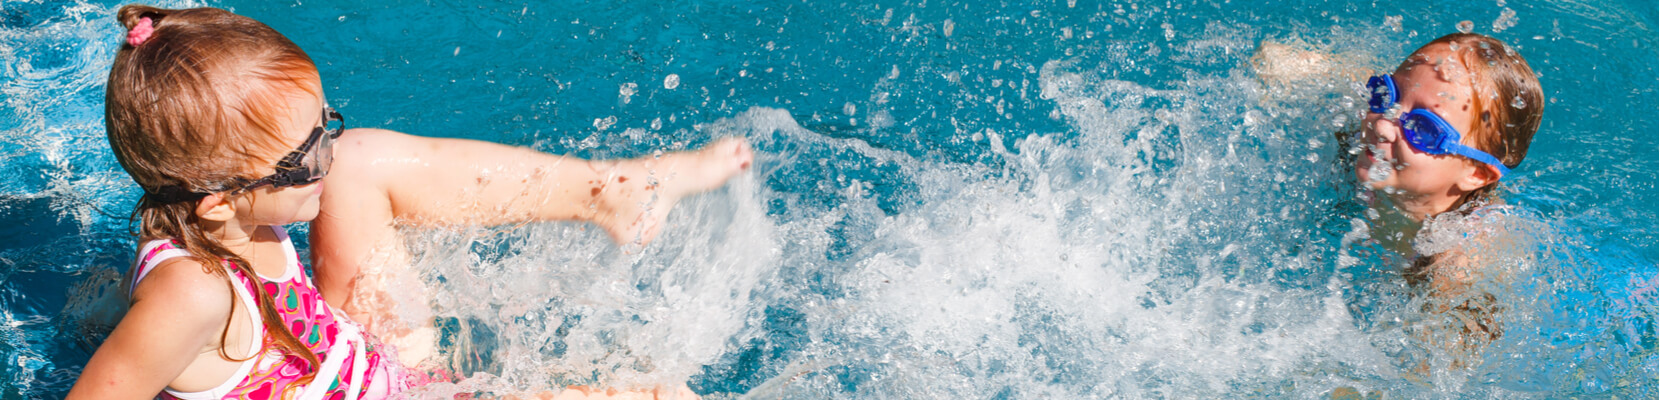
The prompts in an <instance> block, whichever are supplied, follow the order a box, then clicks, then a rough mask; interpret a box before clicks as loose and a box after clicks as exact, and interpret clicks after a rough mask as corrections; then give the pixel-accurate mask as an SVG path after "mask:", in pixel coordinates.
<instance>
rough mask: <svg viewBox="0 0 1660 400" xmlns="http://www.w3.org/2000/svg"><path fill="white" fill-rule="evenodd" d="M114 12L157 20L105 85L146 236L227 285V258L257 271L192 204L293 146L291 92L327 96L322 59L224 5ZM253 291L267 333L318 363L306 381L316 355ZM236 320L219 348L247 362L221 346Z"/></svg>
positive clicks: (129, 47) (116, 142)
mask: <svg viewBox="0 0 1660 400" xmlns="http://www.w3.org/2000/svg"><path fill="white" fill-rule="evenodd" d="M146 18H147V19H149V21H148V22H145V21H143V20H144V19H146ZM116 19H117V20H119V21H120V23H121V25H122V26H124V27H125V28H126V29H128V30H134V29H135V28H139V27H140V25H141V24H149V25H150V26H153V27H154V30H153V32H151V33H150V34H149V35H148V38H147V39H144V40H140V41H137V42H129V43H125V44H123V45H122V46H121V49H120V50H119V51H118V52H117V53H116V55H115V62H114V64H113V65H112V66H111V67H110V75H109V82H108V85H107V87H106V89H105V93H104V103H105V108H104V121H105V128H106V129H107V132H108V135H109V141H110V148H111V150H113V151H114V152H115V156H116V159H117V160H119V161H120V162H121V167H122V168H123V169H125V170H126V171H127V174H128V175H131V176H132V178H133V180H134V181H136V182H137V183H138V185H139V186H142V187H143V188H144V191H145V195H144V196H143V197H142V198H140V199H139V201H138V205H137V206H136V208H135V209H134V211H133V217H134V219H136V220H137V222H138V224H139V232H138V234H139V236H140V237H141V238H143V239H144V240H152V239H173V240H176V241H178V242H179V243H180V244H181V247H182V248H183V249H184V250H186V251H188V252H190V254H191V256H192V257H194V258H195V259H196V260H197V261H198V262H200V263H201V264H202V266H203V268H204V269H205V270H207V272H208V273H212V274H215V275H218V276H220V277H223V278H224V279H225V283H226V285H227V286H229V285H236V284H238V283H237V282H235V280H234V279H231V277H230V275H229V273H228V272H227V271H226V270H225V268H222V267H220V266H221V265H223V266H227V267H231V268H236V269H238V270H240V271H241V272H242V274H243V275H244V276H246V277H248V278H249V279H255V278H254V277H256V276H258V275H256V274H255V273H254V271H253V268H252V266H251V265H249V263H248V261H247V260H245V259H243V258H242V257H240V256H237V255H236V254H235V253H233V252H231V251H230V250H229V249H226V248H225V246H224V245H223V244H222V243H220V242H219V240H218V239H217V238H215V237H213V236H212V235H209V234H207V233H206V232H203V231H202V229H201V227H200V226H199V225H198V224H199V223H200V220H199V219H198V216H197V215H196V212H195V211H196V206H197V204H198V202H199V200H200V199H201V197H202V196H203V194H205V193H213V192H222V191H225V190H229V189H234V188H235V187H236V186H237V185H240V184H242V183H244V182H247V181H249V180H250V178H252V177H253V176H254V175H256V173H255V171H259V170H261V168H265V167H268V166H269V165H268V163H269V160H268V158H269V157H270V155H272V154H282V153H283V152H286V151H288V149H287V147H288V145H287V144H285V142H284V141H283V137H284V136H283V133H282V132H281V127H282V126H283V123H282V121H284V118H286V117H287V113H288V112H289V108H288V103H289V101H290V100H289V99H291V98H292V97H293V96H296V95H299V94H309V95H312V96H316V97H317V98H319V99H320V98H322V86H321V80H320V79H319V77H318V74H317V66H316V64H315V63H313V62H312V61H311V57H309V56H307V55H306V54H305V52H304V51H301V50H300V48H299V46H297V45H295V44H294V43H293V42H292V41H289V40H288V38H285V37H283V36H282V35H281V34H279V33H277V31H275V30H272V29H271V28H270V27H268V26H265V24H261V23H259V21H254V20H252V19H249V18H247V17H243V16H239V15H236V14H232V13H230V12H227V11H225V10H220V9H215V8H195V9H188V10H167V9H160V8H155V7H149V6H143V5H127V6H123V7H121V9H120V11H118V12H116ZM140 29H144V28H140ZM251 289H252V291H253V295H254V296H253V297H254V299H255V300H256V302H257V303H258V308H259V314H260V320H261V321H262V322H263V325H264V326H265V331H266V333H267V334H268V336H267V337H268V338H270V340H269V341H270V342H275V343H274V345H276V346H277V347H279V348H281V349H283V350H285V351H287V352H288V353H291V354H293V355H295V356H298V357H301V358H304V359H305V360H306V361H308V362H310V363H311V365H312V366H313V371H311V372H308V373H307V374H306V376H305V377H303V378H302V379H301V382H302V383H309V382H310V380H311V379H312V378H313V377H314V375H315V368H316V366H318V365H320V364H319V363H318V358H317V355H316V354H315V353H312V352H311V350H310V349H308V348H306V347H305V345H304V344H302V343H301V342H300V340H299V338H297V337H295V336H294V333H293V332H289V330H288V327H287V326H285V324H284V323H283V322H282V319H281V318H280V317H279V316H278V315H277V313H276V307H275V305H274V304H272V299H271V297H270V296H269V294H268V293H265V289H264V285H261V284H258V282H257V281H256V282H255V284H254V285H252V288H251ZM231 306H232V309H233V310H234V307H235V305H234V304H232V305H231ZM229 325H230V322H229V317H228V316H227V320H226V331H224V332H220V335H219V341H220V348H219V356H220V357H222V358H224V359H226V360H231V361H244V360H246V359H242V360H238V359H235V358H233V357H231V356H230V355H229V354H228V353H226V350H225V346H224V344H225V339H226V335H227V333H228V332H229V329H230V326H229ZM272 344H273V343H265V344H262V347H263V346H267V345H272ZM261 351H263V350H262V349H261ZM255 354H258V352H255ZM251 357H252V356H250V358H251Z"/></svg>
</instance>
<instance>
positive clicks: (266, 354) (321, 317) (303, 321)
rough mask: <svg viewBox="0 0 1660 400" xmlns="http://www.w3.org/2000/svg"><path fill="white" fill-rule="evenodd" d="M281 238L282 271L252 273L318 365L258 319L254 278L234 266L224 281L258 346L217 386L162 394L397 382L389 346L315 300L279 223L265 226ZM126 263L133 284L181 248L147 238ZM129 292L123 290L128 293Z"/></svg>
mask: <svg viewBox="0 0 1660 400" xmlns="http://www.w3.org/2000/svg"><path fill="white" fill-rule="evenodd" d="M271 229H272V230H274V231H275V232H276V234H277V236H278V237H279V238H281V239H282V244H283V248H284V249H285V250H286V251H287V253H288V257H287V258H288V259H289V260H290V262H289V265H288V268H287V269H286V272H285V273H284V274H283V276H282V277H279V278H274V279H273V278H266V277H264V276H259V277H258V282H259V284H260V285H262V286H263V289H265V294H266V295H267V296H270V297H271V303H272V304H273V305H275V306H276V311H277V315H278V316H280V318H281V319H282V320H283V322H284V323H285V325H287V327H288V331H289V332H293V333H294V337H295V338H298V339H299V340H300V342H301V343H303V344H305V346H306V347H307V348H309V349H311V351H313V352H315V353H316V354H317V358H318V361H319V362H320V363H321V365H319V366H313V365H310V363H308V362H306V360H305V358H302V357H298V356H295V355H291V354H286V353H285V352H284V351H283V350H282V348H281V347H280V346H278V345H277V344H276V342H275V341H274V340H275V339H273V338H272V337H271V336H270V335H266V334H265V333H266V332H265V328H264V326H263V325H264V324H262V323H260V322H259V315H260V314H259V309H258V306H256V305H255V304H256V303H255V302H254V298H253V296H252V295H251V293H253V285H254V282H255V280H253V279H249V277H247V276H244V275H243V274H242V273H241V272H239V271H237V270H236V269H235V268H228V267H227V268H226V270H227V271H228V272H229V273H230V274H231V276H233V277H235V278H236V279H237V280H238V281H239V282H240V283H241V285H232V286H233V289H234V290H235V292H236V296H237V298H239V299H240V303H242V305H243V306H244V309H245V310H246V311H247V314H248V316H249V317H250V318H251V319H253V328H254V332H255V334H254V335H253V337H254V338H255V339H254V340H256V341H257V342H253V343H250V348H259V349H261V350H260V352H259V354H257V355H255V356H254V357H253V358H250V359H248V360H247V361H243V362H242V364H241V366H240V367H238V369H237V373H236V374H234V375H231V377H230V379H227V380H226V381H225V382H224V383H223V384H220V385H219V386H218V387H215V388H213V389H209V390H206V391H201V392H178V391H174V390H172V389H171V388H168V389H167V390H166V392H165V393H162V394H161V396H160V398H164V399H188V400H194V399H251V400H266V399H297V400H321V399H328V400H349V399H381V398H386V397H388V396H390V395H391V394H393V393H396V392H399V391H401V390H402V389H405V388H406V386H405V383H406V381H407V379H404V374H403V373H402V371H401V365H398V363H397V361H396V360H397V358H396V357H395V356H393V355H392V354H391V353H390V351H391V349H390V348H388V347H385V346H382V345H381V344H380V343H379V342H378V341H376V340H375V339H374V338H373V337H372V336H370V335H368V334H365V333H363V332H362V328H360V327H359V326H358V325H357V324H356V323H355V322H352V321H351V320H350V319H348V318H347V317H346V316H345V313H343V312H341V311H340V310H338V309H335V308H333V307H330V306H329V305H328V303H324V302H323V298H322V296H321V295H320V294H319V293H318V292H317V287H316V286H314V285H312V283H311V279H310V278H309V277H307V276H306V274H305V272H304V267H302V266H301V264H300V259H299V256H298V255H297V254H296V253H295V252H294V244H293V243H292V242H290V241H289V240H288V233H287V232H286V231H284V230H283V229H282V228H281V227H272V228H271ZM138 254H139V258H138V262H137V265H136V266H134V268H135V269H134V271H135V272H134V273H133V284H132V286H130V287H138V282H139V281H141V280H142V279H144V276H145V275H146V274H148V273H149V272H150V270H151V269H153V268H155V266H156V265H159V264H161V263H162V261H164V260H168V259H171V258H174V257H181V256H189V254H190V253H189V252H186V251H185V250H183V249H180V248H179V247H178V242H176V241H173V240H152V241H150V242H148V243H145V244H144V246H142V247H140V248H139V252H138ZM130 294H131V293H129V295H130ZM313 370H316V371H317V375H316V376H315V378H314V379H313V380H312V382H311V383H310V384H308V385H303V386H302V385H299V384H298V381H299V378H300V377H301V376H304V375H305V374H306V373H309V372H311V371H313Z"/></svg>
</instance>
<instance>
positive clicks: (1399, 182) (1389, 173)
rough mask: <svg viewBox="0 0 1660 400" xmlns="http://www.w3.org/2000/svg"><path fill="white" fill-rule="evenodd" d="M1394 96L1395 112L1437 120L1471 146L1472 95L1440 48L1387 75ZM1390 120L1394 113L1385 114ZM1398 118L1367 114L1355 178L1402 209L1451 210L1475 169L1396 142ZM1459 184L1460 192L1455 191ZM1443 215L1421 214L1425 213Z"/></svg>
mask: <svg viewBox="0 0 1660 400" xmlns="http://www.w3.org/2000/svg"><path fill="white" fill-rule="evenodd" d="M1392 76H1393V77H1394V79H1395V85H1396V88H1397V89H1398V93H1399V96H1400V100H1399V104H1398V106H1397V107H1398V109H1399V110H1400V112H1402V113H1404V112H1407V111H1409V110H1412V109H1425V110H1429V111H1431V112H1434V113H1435V114H1437V115H1440V116H1441V118H1442V119H1445V120H1446V121H1447V123H1448V124H1451V125H1452V126H1454V127H1457V128H1458V130H1459V132H1460V133H1461V134H1462V135H1461V136H1462V138H1461V139H1460V143H1462V144H1464V145H1466V146H1474V145H1475V143H1473V141H1472V140H1471V135H1470V134H1469V129H1470V127H1471V126H1473V125H1474V124H1473V123H1472V122H1473V118H1474V115H1473V111H1472V109H1471V107H1472V106H1473V101H1472V100H1471V98H1470V97H1471V96H1473V95H1474V94H1475V90H1474V89H1473V88H1472V87H1471V86H1470V72H1469V69H1468V68H1465V67H1464V66H1463V65H1461V64H1460V63H1459V61H1458V58H1457V57H1456V56H1455V55H1454V54H1453V53H1452V51H1451V49H1450V48H1449V47H1448V46H1446V45H1445V44H1441V45H1436V46H1431V47H1428V48H1426V49H1423V50H1421V51H1420V52H1418V53H1416V54H1413V55H1412V56H1410V57H1408V58H1407V60H1406V62H1404V63H1402V64H1401V67H1400V68H1399V69H1397V70H1396V71H1395V73H1394V74H1393V75H1392ZM1391 114H1395V113H1391ZM1399 118H1400V117H1399V114H1395V115H1393V116H1392V117H1391V116H1386V115H1384V114H1382V113H1375V112H1368V113H1367V114H1366V120H1365V129H1364V130H1363V131H1362V132H1361V134H1360V136H1359V138H1360V140H1361V148H1362V149H1363V150H1364V151H1365V152H1364V153H1363V154H1361V156H1360V157H1359V158H1358V159H1357V160H1356V162H1355V175H1356V176H1357V177H1358V178H1359V179H1360V180H1361V182H1364V183H1365V184H1366V185H1367V186H1369V187H1371V188H1372V189H1375V190H1381V191H1383V192H1384V193H1386V194H1388V195H1390V197H1392V198H1393V199H1395V200H1396V201H1397V202H1400V203H1402V204H1434V205H1436V206H1437V207H1451V204H1452V203H1455V202H1456V201H1457V199H1458V198H1459V197H1461V196H1462V195H1463V194H1464V193H1466V192H1469V191H1470V190H1473V188H1468V187H1467V186H1468V181H1469V178H1470V177H1471V176H1473V174H1476V173H1477V171H1476V170H1477V168H1480V167H1479V165H1480V164H1479V163H1475V162H1471V161H1469V160H1467V159H1465V158H1464V157H1461V156H1457V155H1451V154H1443V155H1430V154H1426V153H1424V152H1422V151H1419V150H1418V149H1416V148H1413V147H1412V145H1411V144H1409V143H1408V142H1407V141H1406V139H1405V138H1404V137H1402V132H1401V124H1400V119H1399ZM1461 183H1464V184H1465V185H1464V186H1466V187H1460V184H1461ZM1442 211H1446V210H1444V209H1440V210H1427V213H1430V214H1433V213H1439V212H1442Z"/></svg>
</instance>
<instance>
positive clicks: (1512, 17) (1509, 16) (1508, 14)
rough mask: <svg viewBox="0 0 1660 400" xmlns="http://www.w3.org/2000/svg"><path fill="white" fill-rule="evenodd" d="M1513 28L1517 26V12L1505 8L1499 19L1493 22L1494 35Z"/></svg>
mask: <svg viewBox="0 0 1660 400" xmlns="http://www.w3.org/2000/svg"><path fill="white" fill-rule="evenodd" d="M1513 26H1516V10H1512V9H1509V8H1505V9H1504V11H1500V12H1499V18H1498V19H1494V20H1493V33H1499V32H1504V30H1505V29H1510V27H1513Z"/></svg>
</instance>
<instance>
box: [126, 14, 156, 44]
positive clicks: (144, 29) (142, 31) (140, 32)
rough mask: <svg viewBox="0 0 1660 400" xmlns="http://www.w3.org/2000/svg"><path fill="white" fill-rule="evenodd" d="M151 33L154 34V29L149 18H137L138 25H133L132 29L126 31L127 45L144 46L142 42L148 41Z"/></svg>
mask: <svg viewBox="0 0 1660 400" xmlns="http://www.w3.org/2000/svg"><path fill="white" fill-rule="evenodd" d="M153 33H156V27H155V26H153V25H151V24H150V17H144V18H139V19H138V24H137V25H133V29H132V30H130V31H127V44H130V45H132V46H133V47H138V45H141V44H144V41H146V40H150V35H151V34H153Z"/></svg>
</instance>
